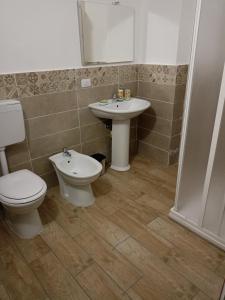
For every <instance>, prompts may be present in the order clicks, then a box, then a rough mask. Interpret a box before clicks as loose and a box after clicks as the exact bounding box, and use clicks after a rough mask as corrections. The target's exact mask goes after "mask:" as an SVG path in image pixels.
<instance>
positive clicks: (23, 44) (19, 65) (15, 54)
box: [0, 0, 80, 73]
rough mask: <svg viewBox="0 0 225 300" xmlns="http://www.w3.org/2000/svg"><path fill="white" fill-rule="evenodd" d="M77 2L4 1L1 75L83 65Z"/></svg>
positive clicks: (0, 15)
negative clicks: (81, 62)
mask: <svg viewBox="0 0 225 300" xmlns="http://www.w3.org/2000/svg"><path fill="white" fill-rule="evenodd" d="M76 10H77V7H76V2H75V1H74V0H64V1H62V0H39V1H37V0H19V1H14V0H0V36H1V49H0V51H1V59H0V73H7V72H9V73H12V72H24V71H33V70H51V69H64V68H72V67H73V66H76V65H80V48H79V36H78V23H77V19H76Z"/></svg>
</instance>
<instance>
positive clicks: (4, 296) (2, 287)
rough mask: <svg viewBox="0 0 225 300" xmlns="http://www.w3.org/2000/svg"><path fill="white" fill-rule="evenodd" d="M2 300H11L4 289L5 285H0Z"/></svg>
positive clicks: (0, 297)
mask: <svg viewBox="0 0 225 300" xmlns="http://www.w3.org/2000/svg"><path fill="white" fill-rule="evenodd" d="M0 299H1V300H10V298H9V295H8V293H7V291H6V289H5V288H4V286H3V284H1V283H0Z"/></svg>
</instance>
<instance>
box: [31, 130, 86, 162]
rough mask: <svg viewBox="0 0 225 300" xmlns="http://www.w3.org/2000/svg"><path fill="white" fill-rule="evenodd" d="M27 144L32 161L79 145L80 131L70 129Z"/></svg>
mask: <svg viewBox="0 0 225 300" xmlns="http://www.w3.org/2000/svg"><path fill="white" fill-rule="evenodd" d="M29 144H30V153H31V158H32V159H33V158H37V157H40V156H44V155H47V154H51V153H55V152H57V151H62V149H63V148H64V147H67V148H69V147H71V146H73V145H78V144H80V129H79V128H76V129H71V130H67V131H63V132H59V133H56V134H53V135H49V136H45V137H42V138H39V139H36V140H31V141H30V142H29Z"/></svg>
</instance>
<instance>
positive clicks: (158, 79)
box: [139, 65, 177, 85]
mask: <svg viewBox="0 0 225 300" xmlns="http://www.w3.org/2000/svg"><path fill="white" fill-rule="evenodd" d="M176 76H177V66H166V65H140V66H139V81H145V82H150V83H156V84H160V85H176Z"/></svg>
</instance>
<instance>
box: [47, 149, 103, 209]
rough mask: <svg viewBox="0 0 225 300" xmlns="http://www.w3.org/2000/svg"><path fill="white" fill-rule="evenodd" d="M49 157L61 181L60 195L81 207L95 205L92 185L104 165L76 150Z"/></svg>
mask: <svg viewBox="0 0 225 300" xmlns="http://www.w3.org/2000/svg"><path fill="white" fill-rule="evenodd" d="M67 153H69V155H65V153H63V152H62V153H58V154H55V155H53V156H51V157H49V159H50V161H51V162H52V164H53V166H54V169H55V171H56V174H57V176H58V180H59V186H60V193H61V195H62V197H63V198H64V199H67V200H68V201H69V202H71V203H72V204H74V205H75V206H79V207H87V206H90V205H92V204H93V203H94V201H95V198H94V195H93V192H92V188H91V183H92V182H94V181H95V180H96V179H97V178H98V177H99V176H100V173H101V171H102V165H101V164H100V163H99V162H98V161H97V160H95V159H94V158H92V157H90V156H88V155H84V154H80V153H78V152H76V151H74V150H69V151H68V152H67Z"/></svg>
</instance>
